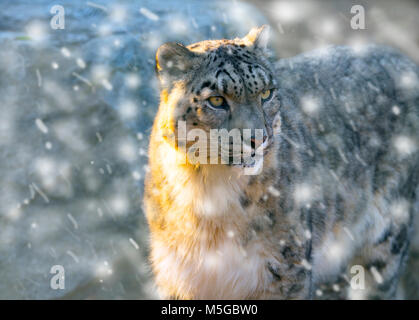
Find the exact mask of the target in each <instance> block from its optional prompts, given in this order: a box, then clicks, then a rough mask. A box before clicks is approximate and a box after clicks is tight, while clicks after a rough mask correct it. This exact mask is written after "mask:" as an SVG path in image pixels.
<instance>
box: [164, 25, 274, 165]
mask: <svg viewBox="0 0 419 320" xmlns="http://www.w3.org/2000/svg"><path fill="white" fill-rule="evenodd" d="M268 38H269V27H267V26H262V27H260V28H254V29H252V30H251V31H250V32H249V33H248V34H247V35H246V36H245V37H243V38H236V39H233V40H225V39H223V40H207V41H202V42H198V43H194V44H191V45H188V46H184V45H182V44H179V43H173V42H172V43H166V44H163V45H162V46H161V47H160V48H159V49H158V51H157V54H156V69H157V74H158V77H159V80H160V84H161V99H162V101H161V105H160V108H164V110H160V111H159V112H161V113H164V118H165V126H166V127H167V130H168V134H169V135H170V134H171V135H174V136H175V137H179V133H180V131H181V130H186V134H187V135H189V137H191V136H193V135H195V136H196V135H197V133H199V132H204V133H206V136H207V137H208V138H210V137H211V132H214V129H218V133H220V132H224V133H225V132H228V133H230V135H231V136H236V135H240V136H241V137H242V139H243V140H242V145H243V149H242V150H241V151H240V155H241V156H242V154H243V150H247V151H249V150H250V152H251V154H252V155H254V152H255V151H256V150H259V151H260V150H262V152H268V151H269V149H270V148H271V147H272V142H273V141H274V139H273V136H274V133H275V132H277V131H279V130H278V128H279V127H280V117H279V99H278V93H277V89H276V86H277V83H276V80H275V77H274V73H273V70H274V68H273V67H272V65H271V63H270V62H269V59H268V57H269V51H268V49H267V44H268ZM182 125H183V126H184V127H182ZM223 129H224V130H223ZM246 129H247V130H246ZM245 132H247V133H245ZM191 133H192V134H191ZM182 134H183V132H182ZM198 137H199V138H198V140H199V141H201V142H202V141H203V139H204V138H203V137H202V136H201V135H200V134H198ZM178 142H179V141H178ZM208 142H209V140H208ZM233 142H234V143H233ZM192 143H193V141H188V142H187V143H186V145H187V148H189V147H190V146H191V144H192ZM235 144H236V141H235V140H234V138H233V139H230V142H229V145H228V155H229V160H228V161H227V162H226V160H225V159H224V163H227V164H232V162H233V158H234V157H236V156H237V155H238V153H239V151H237V150H238V149H234V145H235ZM209 145H211V143H210V144H209ZM209 149H211V148H209ZM209 149H208V150H209ZM187 150H189V149H187ZM221 150H223V149H222V148H221V149H220V152H218V149H217V151H216V153H217V154H218V155H219V156H220V157H221V158H222V155H221ZM193 152H194V151H193ZM200 152H201V153H202V149H201V151H200ZM211 152H213V151H210V150H209V151H208V153H207V156H208V157H209V156H210V153H211ZM198 153H199V152H198ZM191 154H192V153H191ZM201 156H202V154H201ZM234 159H237V158H234ZM200 161H202V157H201V160H200ZM236 161H237V160H235V162H234V164H237V163H236Z"/></svg>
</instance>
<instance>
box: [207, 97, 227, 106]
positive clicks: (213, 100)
mask: <svg viewBox="0 0 419 320" xmlns="http://www.w3.org/2000/svg"><path fill="white" fill-rule="evenodd" d="M208 101H209V103H210V104H211V106H212V107H214V108H220V107H223V106H224V104H225V103H224V102H225V101H224V98H223V97H210V98H209V99H208Z"/></svg>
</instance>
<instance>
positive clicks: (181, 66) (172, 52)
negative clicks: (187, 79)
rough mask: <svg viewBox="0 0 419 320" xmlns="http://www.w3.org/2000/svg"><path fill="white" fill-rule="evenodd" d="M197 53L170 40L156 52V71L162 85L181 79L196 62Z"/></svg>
mask: <svg viewBox="0 0 419 320" xmlns="http://www.w3.org/2000/svg"><path fill="white" fill-rule="evenodd" d="M196 58H197V55H196V54H195V53H194V52H192V51H190V50H189V49H188V48H186V47H185V46H184V45H182V44H180V43H177V42H168V43H165V44H163V45H162V46H160V48H158V49H157V52H156V71H157V74H158V75H159V78H160V81H161V82H162V85H164V86H165V85H167V84H168V82H171V81H175V80H179V79H181V78H182V76H184V75H185V73H186V72H187V71H188V70H189V69H191V68H192V67H193V65H194V64H195V63H196Z"/></svg>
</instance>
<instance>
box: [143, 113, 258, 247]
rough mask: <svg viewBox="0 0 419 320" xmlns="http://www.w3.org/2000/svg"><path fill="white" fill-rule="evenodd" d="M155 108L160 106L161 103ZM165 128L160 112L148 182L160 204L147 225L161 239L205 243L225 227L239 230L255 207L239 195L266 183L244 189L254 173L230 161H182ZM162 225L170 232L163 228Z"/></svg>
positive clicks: (212, 242)
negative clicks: (250, 173) (210, 162)
mask: <svg viewBox="0 0 419 320" xmlns="http://www.w3.org/2000/svg"><path fill="white" fill-rule="evenodd" d="M160 110H162V111H164V110H165V106H164V107H163V108H162V106H161V108H160ZM166 130H167V126H166V121H165V118H164V116H163V115H162V114H161V113H159V114H158V115H157V117H156V121H155V124H154V127H153V133H152V140H151V142H150V145H151V146H152V148H150V151H149V155H150V161H149V163H150V172H149V177H148V179H149V183H148V184H147V185H148V190H147V193H148V196H149V197H151V198H153V200H154V202H157V203H158V204H157V206H158V208H159V210H151V211H152V212H153V213H154V216H152V217H149V218H151V219H150V221H153V222H154V223H153V224H151V228H152V230H153V231H155V232H156V233H157V234H161V235H162V236H163V235H164V237H165V239H166V240H167V237H179V239H187V238H189V237H193V238H194V239H202V238H206V240H207V241H208V246H211V245H215V243H216V242H217V241H218V240H220V239H219V238H218V237H220V238H223V237H224V236H226V235H227V234H228V233H229V232H235V233H236V232H240V231H241V230H242V229H243V230H242V231H243V232H244V229H246V227H247V224H248V222H249V221H250V220H251V219H252V218H254V215H255V214H257V212H256V211H255V210H246V208H243V204H242V202H243V199H248V198H249V197H250V198H252V199H255V200H256V199H259V198H261V197H262V195H263V193H266V190H265V188H264V187H263V188H255V189H258V190H257V191H256V192H252V194H251V195H250V194H247V193H246V187H247V186H248V184H249V182H250V181H255V180H257V179H256V178H255V176H247V175H243V174H242V172H241V170H240V169H237V168H235V167H231V166H227V165H222V164H214V165H209V164H208V165H192V164H189V163H186V164H183V163H181V161H180V160H181V159H180V158H181V157H183V156H184V154H182V153H181V151H179V150H177V149H176V147H175V146H174V145H173V143H172V142H171V141H170V140H169V139H167V134H166ZM249 201H250V200H246V201H245V202H249ZM147 211H149V210H147ZM162 212H164V214H162ZM165 229H167V230H169V229H170V232H167V234H166V232H165V231H164V230H165ZM173 240H174V241H175V239H173ZM202 240H203V239H202Z"/></svg>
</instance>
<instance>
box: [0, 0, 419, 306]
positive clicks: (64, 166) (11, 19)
mask: <svg viewBox="0 0 419 320" xmlns="http://www.w3.org/2000/svg"><path fill="white" fill-rule="evenodd" d="M319 3H321V5H319ZM55 4H59V5H62V6H63V7H64V9H65V29H64V30H54V29H52V28H51V26H50V20H51V18H52V16H53V14H51V13H50V9H51V7H52V6H53V5H55ZM353 4H362V5H363V6H364V8H365V11H366V28H367V29H366V30H352V29H351V28H350V19H351V16H352V15H351V13H350V9H351V6H352V5H353ZM264 23H268V24H270V25H271V26H272V29H273V34H274V35H273V37H272V45H273V48H274V49H275V51H276V54H277V56H279V57H289V56H293V55H295V54H298V53H300V52H302V51H307V50H311V49H314V48H319V47H322V46H324V45H327V44H332V43H333V44H349V45H353V46H357V45H360V44H363V43H368V42H375V43H383V44H388V45H391V46H394V47H397V48H399V49H400V50H401V51H403V52H404V53H406V54H407V55H408V56H409V57H410V58H412V59H413V60H414V61H416V62H419V3H418V2H416V1H413V0H412V1H407V0H405V1H398V2H397V4H394V2H393V3H392V2H390V1H388V2H387V1H368V2H366V1H356V2H355V1H354V2H352V1H343V0H341V1H256V0H251V1H247V2H239V1H197V0H173V1H169V0H168V1H152V0H137V1H128V0H127V1H94V0H93V1H90V2H89V1H81V0H73V1H70V0H65V1H64V0H61V1H59V2H56V1H47V0H17V1H1V2H0V299H17V298H23V299H52V298H65V299H141V298H151V299H153V298H157V295H156V291H155V288H154V286H153V283H152V280H151V275H150V270H149V267H148V265H147V260H146V256H147V226H146V224H145V219H144V215H143V211H142V189H143V177H144V173H145V171H146V170H147V165H146V164H147V157H146V150H147V145H148V135H149V132H150V128H151V125H152V120H153V117H154V114H155V112H156V110H157V105H158V95H157V83H156V79H155V75H154V54H155V50H156V49H157V48H158V46H159V45H161V44H162V43H163V42H166V41H171V40H176V41H180V42H183V43H185V44H188V43H191V42H196V41H200V40H204V39H208V38H223V37H227V38H228V37H236V36H240V37H241V36H244V35H245V34H246V33H247V32H248V30H249V29H250V28H251V27H253V26H257V25H261V24H264ZM415 242H416V244H419V237H418V236H417V237H416V240H415ZM418 247H419V245H415V246H414V248H413V250H412V255H411V256H412V259H411V260H410V262H409V266H408V270H407V272H406V276H405V279H404V281H405V283H407V284H408V285H406V286H405V293H406V296H407V297H409V298H419V287H418V284H419V271H418V270H419V249H418ZM53 265H62V266H64V268H65V289H64V290H53V289H51V287H50V279H51V277H52V275H51V274H50V269H51V267H52V266H53Z"/></svg>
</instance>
